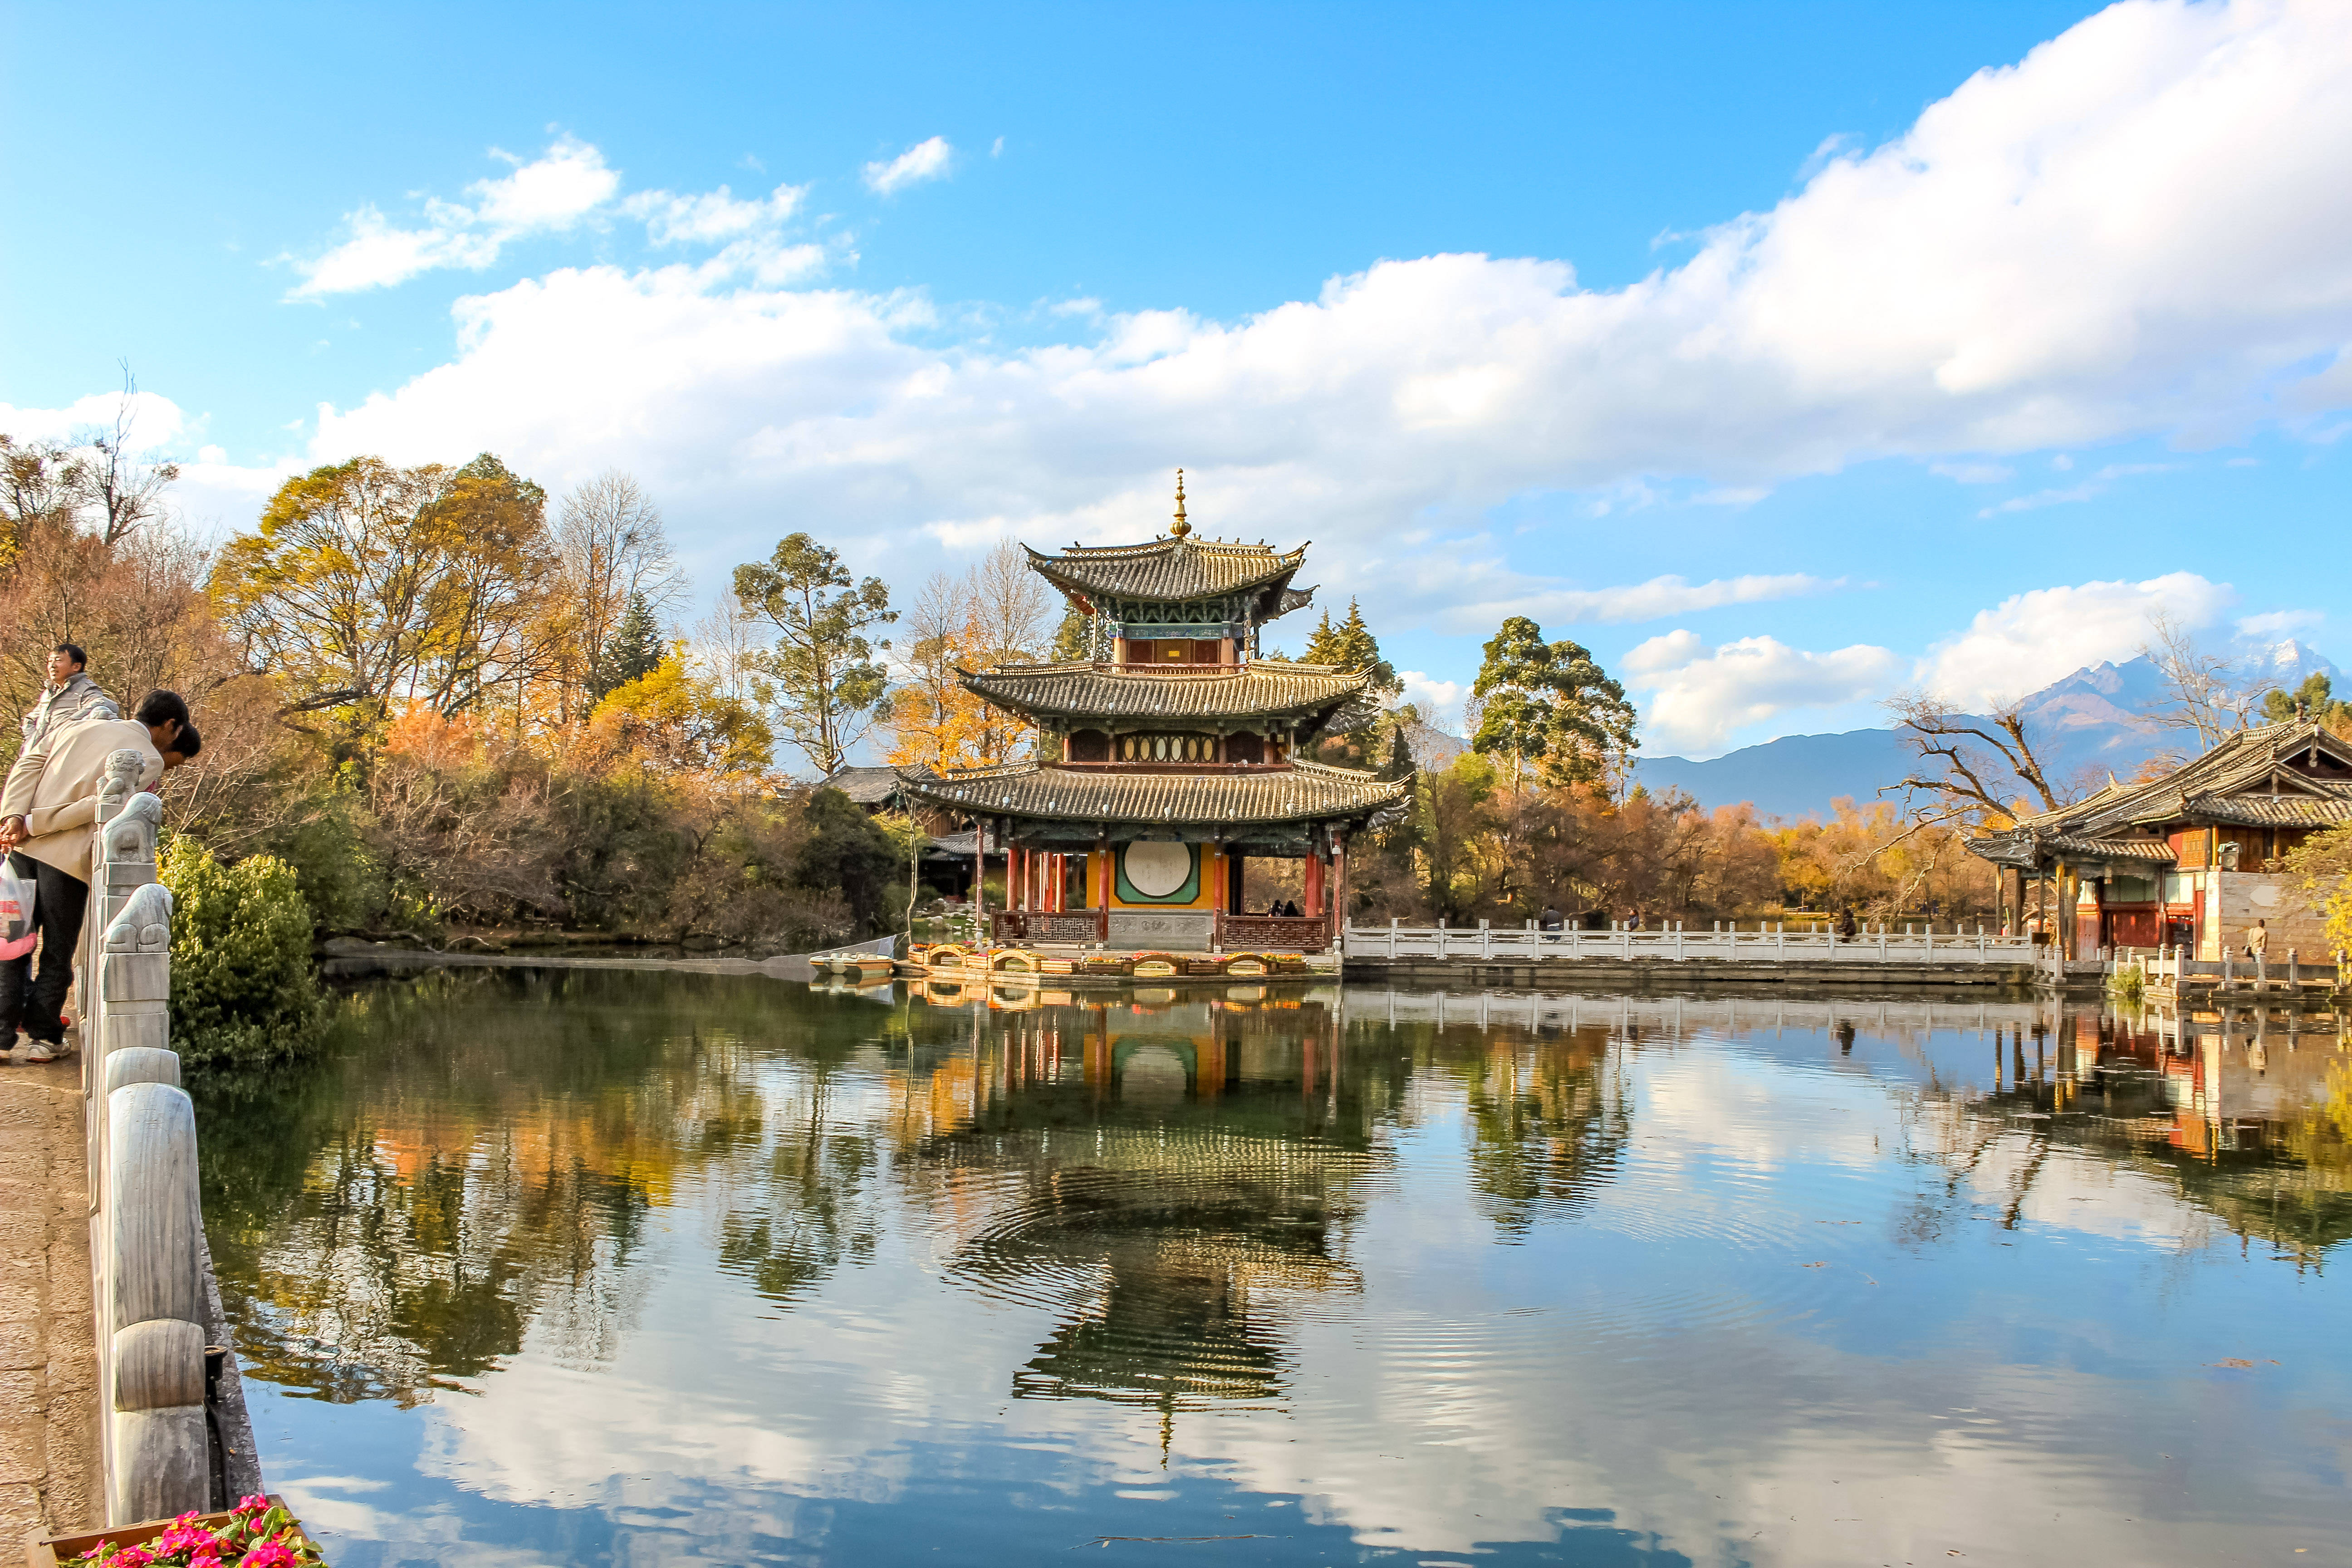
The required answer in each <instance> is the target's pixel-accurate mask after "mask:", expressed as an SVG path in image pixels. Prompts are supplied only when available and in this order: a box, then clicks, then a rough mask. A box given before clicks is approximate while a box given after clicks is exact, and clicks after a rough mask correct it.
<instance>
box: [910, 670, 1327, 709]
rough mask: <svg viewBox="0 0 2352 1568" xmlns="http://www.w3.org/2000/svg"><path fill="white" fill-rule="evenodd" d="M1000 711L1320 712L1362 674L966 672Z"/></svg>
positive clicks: (970, 684)
mask: <svg viewBox="0 0 2352 1568" xmlns="http://www.w3.org/2000/svg"><path fill="white" fill-rule="evenodd" d="M957 673H958V674H960V675H963V683H964V685H965V686H966V687H968V688H970V689H971V690H972V691H973V692H975V693H976V694H978V695H979V696H982V697H984V698H986V699H987V700H990V701H991V702H993V703H996V704H997V705H998V706H999V707H1003V708H1011V709H1013V710H1016V711H1019V712H1023V713H1039V714H1046V715H1051V716H1053V717H1056V718H1080V719H1084V718H1101V719H1227V718H1236V719H1237V718H1275V717H1280V716H1283V715H1291V714H1297V715H1304V714H1309V713H1319V712H1321V711H1323V710H1326V709H1330V708H1336V707H1338V706H1339V704H1341V703H1343V702H1345V701H1347V700H1349V698H1351V697H1353V696H1355V695H1356V694H1357V693H1359V692H1360V691H1362V690H1363V689H1364V685H1365V681H1366V679H1367V678H1366V677H1364V676H1361V675H1356V674H1351V673H1349V671H1347V670H1344V669H1334V668H1330V667H1329V666H1328V665H1320V664H1289V663H1285V662H1283V661H1281V660H1278V659H1276V660H1271V661H1269V660H1260V661H1258V662H1257V663H1255V664H1248V665H1243V666H1239V667H1233V666H1213V665H1204V666H1202V667H1201V668H1199V669H1197V670H1194V669H1189V668H1186V669H1170V670H1167V671H1165V672H1162V673H1150V674H1145V673H1133V674H1129V673H1123V672H1121V671H1120V670H1119V668H1118V666H1116V665H1106V664H1027V665H1013V666H1010V667H1002V668H996V669H991V670H983V671H982V672H981V673H979V674H977V675H971V674H964V672H963V671H961V670H959V671H958V672H957Z"/></svg>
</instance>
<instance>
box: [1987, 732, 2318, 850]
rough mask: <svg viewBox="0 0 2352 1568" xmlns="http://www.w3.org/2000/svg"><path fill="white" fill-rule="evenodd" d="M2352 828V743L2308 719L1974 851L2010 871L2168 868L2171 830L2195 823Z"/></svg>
mask: <svg viewBox="0 0 2352 1568" xmlns="http://www.w3.org/2000/svg"><path fill="white" fill-rule="evenodd" d="M2340 822H2352V742H2347V741H2346V740H2345V739H2344V738H2343V737H2342V736H2340V735H2337V734H2336V733H2335V732H2333V731H2329V730H2328V729H2326V727H2324V726H2322V725H2320V724H2316V723H2313V722H2311V721H2307V720H2300V721H2294V722H2293V723H2286V724H2265V725H2263V726H2261V727H2260V728H2257V729H2252V730H2241V731H2238V732H2237V733H2236V734H2234V735H2231V736H2230V737H2228V738H2227V739H2225V740H2224V741H2222V742H2221V744H2220V745H2217V746H2215V747H2214V748H2213V749H2212V750H2211V751H2210V752H2206V753H2205V754H2204V755H2203V756H2201V757H2198V758H2196V759H2194V760H2193V761H2191V762H2189V763H2183V764H2182V765H2181V766H2180V767H2179V768H2177V769H2175V770H2174V771H2173V772H2171V773H2167V774H2166V775H2164V776H2163V777H2162V778H2159V779H2150V780H2147V781H2144V782H2141V783H2137V784H2108V785H2107V786H2106V787H2105V789H2102V790H2100V791H2098V792H2097V793H2096V794H2095V795H2091V796H2090V797H2089V798H2087V799H2085V800H2083V801H2080V802H2077V803H2076V804H2075V805H2069V806H2062V807H2060V808H2059V809H2058V810H2056V811H2045V812H2039V813H2036V814H2035V815H2033V816H2023V817H2020V818H2019V819H2018V820H2017V822H2016V824H2015V826H2011V827H2009V828H2007V829H2005V830H2004V831H2002V832H1999V833H1991V834H1987V835H1986V836H1985V837H1981V838H1976V839H1971V840H1970V841H1969V847H1970V848H1971V849H1973V850H1975V851H1976V852H1977V853H1978V854H1979V855H1981V856H1983V857H1984V858H1986V859H1989V860H1992V861H1994V862H1996V863H1998V864H2000V865H2005V866H2018V867H2028V868H2030V867H2032V866H2034V865H2036V864H2037V863H2038V862H2039V859H2040V858H2041V855H2040V854H2037V848H2038V849H2039V851H2041V852H2042V854H2046V853H2050V852H2055V853H2057V854H2059V855H2062V856H2064V857H2067V858H2080V859H2102V858H2104V859H2113V860H2158V861H2167V862H2168V861H2169V860H2171V858H2172V851H2171V849H2170V847H2168V845H2167V843H2166V842H2165V840H2164V839H2163V838H2162V837H2155V836H2157V835H2160V834H2162V833H2163V832H2165V831H2166V830H2167V829H2168V828H2171V827H2175V826H2183V825H2194V824H2211V825H2231V826H2253V827H2263V826H2275V827H2327V826H2334V825H2336V824H2337V823H2340Z"/></svg>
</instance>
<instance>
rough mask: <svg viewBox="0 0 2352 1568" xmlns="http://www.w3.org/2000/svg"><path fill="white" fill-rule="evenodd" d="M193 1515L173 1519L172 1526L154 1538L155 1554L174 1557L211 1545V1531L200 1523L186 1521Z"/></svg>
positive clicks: (192, 1517) (193, 1516)
mask: <svg viewBox="0 0 2352 1568" xmlns="http://www.w3.org/2000/svg"><path fill="white" fill-rule="evenodd" d="M195 1517H196V1516H195V1515H194V1514H192V1513H191V1514H184V1515H182V1516H181V1517H180V1518H178V1519H175V1520H173V1521H172V1528H171V1529H169V1530H167V1531H164V1532H163V1534H161V1535H159V1536H157V1537H156V1538H155V1552H156V1554H157V1555H158V1556H163V1557H174V1556H177V1555H179V1554H180V1553H182V1552H197V1551H201V1550H202V1549H204V1548H205V1547H208V1546H212V1545H213V1544H214V1542H213V1532H212V1531H209V1530H206V1529H205V1527H204V1526H203V1525H201V1524H190V1523H188V1522H187V1521H189V1520H191V1519H194V1518H195Z"/></svg>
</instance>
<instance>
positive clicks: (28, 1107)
mask: <svg viewBox="0 0 2352 1568" xmlns="http://www.w3.org/2000/svg"><path fill="white" fill-rule="evenodd" d="M97 1371H98V1367H97V1352H96V1351H95V1349H94V1347H93V1345H92V1342H91V1338H90V1318H89V1176H88V1174H87V1165H86V1154H85V1151H84V1143H83V1133H82V1093H81V1057H80V1056H79V1054H76V1055H74V1056H70V1057H68V1058H64V1059H63V1060H61V1061H56V1062H50V1063H48V1064H47V1065H45V1066H38V1067H36V1066H31V1065H23V1064H18V1063H16V1062H13V1061H12V1062H10V1063H9V1064H8V1065H6V1066H0V1552H5V1553H6V1554H7V1555H8V1556H12V1557H13V1556H14V1555H15V1554H16V1552H18V1551H20V1550H21V1546H22V1542H24V1541H25V1540H26V1537H28V1536H32V1535H36V1534H37V1533H39V1532H40V1531H44V1530H47V1531H50V1532H52V1533H62V1532H65V1531H70V1530H75V1529H79V1528H85V1527H88V1526H89V1525H92V1524H95V1523H97V1522H100V1516H101V1515H102V1513H103V1511H104V1510H103V1507H102V1506H101V1504H100V1499H99V1495H98V1494H99V1488H100V1482H99V1464H98V1405H97V1395H96V1384H97Z"/></svg>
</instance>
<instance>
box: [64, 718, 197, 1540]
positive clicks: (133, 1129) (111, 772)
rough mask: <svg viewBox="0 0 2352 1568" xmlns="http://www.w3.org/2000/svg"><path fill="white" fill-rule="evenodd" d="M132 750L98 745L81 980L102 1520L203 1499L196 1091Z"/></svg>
mask: <svg viewBox="0 0 2352 1568" xmlns="http://www.w3.org/2000/svg"><path fill="white" fill-rule="evenodd" d="M141 763H142V757H141V754H140V753H139V752H131V751H124V752H116V753H114V755H113V756H112V757H110V758H109V759H108V765H107V780H106V783H105V784H104V786H103V787H102V788H101V789H100V794H99V805H98V826H97V828H96V832H95V837H94V841H93V844H92V846H91V857H90V879H89V880H90V901H89V915H88V917H87V919H86V920H85V921H84V925H83V932H84V934H83V941H82V949H81V955H80V956H81V963H80V971H81V973H80V978H79V994H80V997H81V1004H80V1005H81V1012H82V1018H81V1039H82V1049H83V1052H84V1056H85V1058H86V1060H85V1069H84V1075H83V1081H84V1084H85V1086H86V1089H87V1092H88V1094H89V1104H88V1106H87V1108H86V1109H87V1113H88V1123H89V1135H90V1162H89V1171H90V1261H91V1271H92V1274H93V1276H94V1279H93V1283H94V1285H95V1287H96V1289H94V1291H93V1292H92V1300H93V1303H94V1306H95V1310H96V1312H97V1314H98V1322H97V1324H96V1325H95V1327H96V1331H97V1340H98V1358H99V1398H100V1424H99V1425H100V1452H101V1456H102V1459H103V1465H104V1470H105V1478H106V1499H107V1503H106V1510H107V1522H108V1524H109V1525H120V1524H129V1523H133V1522H136V1521H141V1520H146V1519H156V1518H162V1517H167V1516H169V1515H173V1514H178V1513H183V1512H185V1511H187V1510H190V1509H196V1510H203V1509H205V1508H207V1507H209V1506H210V1502H211V1473H210V1454H209V1445H208V1440H207V1436H206V1429H205V1317H206V1314H205V1286H204V1265H203V1251H202V1249H203V1235H204V1216H203V1212H202V1207H201V1204H200V1200H199V1194H198V1188H197V1175H196V1117H195V1107H194V1103H193V1102H191V1101H190V1100H189V1099H188V1096H187V1094H186V1092H185V1091H184V1090H183V1089H181V1088H180V1058H179V1057H178V1055H177V1054H176V1053H174V1052H173V1050H172V1049H171V1038H170V1037H171V994H172V895H171V892H170V890H169V889H165V888H164V887H163V886H162V884H160V883H158V882H157V881H156V880H155V840H156V835H157V832H158V830H159V829H160V828H161V826H162V825H163V802H162V801H160V800H158V799H157V798H156V797H155V796H154V795H147V794H142V793H134V789H135V786H136V784H137V782H138V778H139V774H140V770H141Z"/></svg>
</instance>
